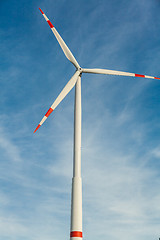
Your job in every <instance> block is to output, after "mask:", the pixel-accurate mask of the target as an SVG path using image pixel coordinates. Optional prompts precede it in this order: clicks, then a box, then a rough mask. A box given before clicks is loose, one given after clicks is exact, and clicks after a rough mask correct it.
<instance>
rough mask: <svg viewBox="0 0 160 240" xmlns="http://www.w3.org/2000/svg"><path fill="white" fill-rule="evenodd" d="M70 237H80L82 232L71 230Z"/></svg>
mask: <svg viewBox="0 0 160 240" xmlns="http://www.w3.org/2000/svg"><path fill="white" fill-rule="evenodd" d="M70 237H81V238H82V232H78V231H74V232H71V233H70Z"/></svg>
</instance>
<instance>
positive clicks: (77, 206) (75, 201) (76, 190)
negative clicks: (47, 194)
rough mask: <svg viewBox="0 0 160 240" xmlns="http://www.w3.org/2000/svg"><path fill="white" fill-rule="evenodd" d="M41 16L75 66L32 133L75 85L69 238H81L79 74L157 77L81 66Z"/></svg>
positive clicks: (54, 29)
mask: <svg viewBox="0 0 160 240" xmlns="http://www.w3.org/2000/svg"><path fill="white" fill-rule="evenodd" d="M39 10H40V11H41V13H42V15H43V17H44V18H45V20H46V21H47V23H48V24H49V26H50V28H51V30H52V32H53V33H54V35H55V37H56V39H57V41H58V43H59V44H60V46H61V48H62V50H63V52H64V54H65V56H66V57H67V58H68V60H69V61H70V62H71V63H72V64H73V65H74V66H75V68H76V71H75V73H74V75H73V76H72V78H71V79H70V80H69V82H68V83H67V84H66V86H65V87H64V88H63V90H62V91H61V93H60V94H59V95H58V97H57V98H56V100H55V101H54V103H53V104H52V106H51V107H50V108H49V110H48V111H47V113H46V114H45V116H44V117H43V118H42V120H41V122H40V123H39V124H38V126H37V128H36V129H35V131H34V133H35V132H36V131H37V130H38V129H39V127H40V126H41V125H42V124H43V123H44V122H45V120H46V119H47V118H48V117H49V115H50V114H51V113H52V112H53V110H54V109H55V108H56V107H57V106H58V105H59V103H60V102H61V101H62V100H63V99H64V98H65V96H66V95H67V94H68V93H69V92H70V91H71V89H72V88H73V87H74V86H75V105H74V154H73V178H72V200H71V226H70V239H71V240H82V237H83V236H82V180H81V75H82V73H95V74H107V75H119V76H129V77H141V78H151V79H159V80H160V78H157V77H152V76H147V75H141V74H136V73H129V72H121V71H114V70H108V69H97V68H96V69H87V68H81V67H80V65H79V64H78V62H77V61H76V59H75V57H74V56H73V54H72V53H71V51H70V50H69V48H68V47H67V45H66V43H65V42H64V41H63V39H62V38H61V36H60V35H59V33H58V32H57V30H56V28H55V27H54V26H53V24H52V23H51V22H50V20H49V19H48V18H47V16H46V15H45V14H44V12H43V11H42V10H41V9H40V8H39Z"/></svg>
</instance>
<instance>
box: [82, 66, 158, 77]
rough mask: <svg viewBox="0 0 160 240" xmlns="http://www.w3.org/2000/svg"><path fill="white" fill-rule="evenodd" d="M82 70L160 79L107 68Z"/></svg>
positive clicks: (84, 69)
mask: <svg viewBox="0 0 160 240" xmlns="http://www.w3.org/2000/svg"><path fill="white" fill-rule="evenodd" d="M82 72H84V73H96V74H107V75H119V76H130V77H142V78H152V79H160V78H157V77H152V76H147V75H141V74H136V73H129V72H121V71H114V70H108V69H99V68H93V69H87V68H83V69H82Z"/></svg>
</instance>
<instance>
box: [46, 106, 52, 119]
mask: <svg viewBox="0 0 160 240" xmlns="http://www.w3.org/2000/svg"><path fill="white" fill-rule="evenodd" d="M52 112H53V109H52V108H50V109H49V110H48V112H46V114H45V116H46V117H48V116H49V115H50V114H51V113H52Z"/></svg>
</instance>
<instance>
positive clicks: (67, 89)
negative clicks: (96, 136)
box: [34, 71, 80, 133]
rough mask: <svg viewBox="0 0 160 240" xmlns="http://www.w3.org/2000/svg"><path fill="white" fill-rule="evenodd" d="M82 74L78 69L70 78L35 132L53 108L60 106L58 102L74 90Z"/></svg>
mask: <svg viewBox="0 0 160 240" xmlns="http://www.w3.org/2000/svg"><path fill="white" fill-rule="evenodd" d="M79 75H80V72H79V71H76V72H75V74H74V75H73V77H72V78H71V79H70V81H69V82H68V83H67V84H66V86H65V87H64V88H63V90H62V91H61V93H60V94H59V95H58V97H57V98H56V100H55V101H54V103H53V104H52V106H51V107H50V108H49V110H48V111H47V113H46V114H45V116H44V117H43V118H42V120H41V122H40V123H39V124H38V126H37V127H36V129H35V131H34V133H35V132H36V131H37V130H38V128H40V126H41V125H42V124H43V123H44V122H45V121H46V119H47V118H48V117H49V115H50V114H51V113H52V112H53V110H54V109H55V108H56V107H57V106H58V104H59V103H60V102H61V101H62V100H63V99H64V98H65V96H66V95H67V94H68V93H69V92H70V91H71V90H72V88H73V87H74V85H75V84H76V82H77V79H78V76H79Z"/></svg>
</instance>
